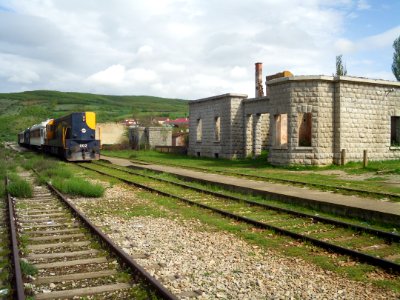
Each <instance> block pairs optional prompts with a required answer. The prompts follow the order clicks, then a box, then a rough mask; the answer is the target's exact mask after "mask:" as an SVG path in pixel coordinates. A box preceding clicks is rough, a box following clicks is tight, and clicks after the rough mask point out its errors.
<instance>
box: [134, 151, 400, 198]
mask: <svg viewBox="0 0 400 300" xmlns="http://www.w3.org/2000/svg"><path fill="white" fill-rule="evenodd" d="M130 161H132V162H133V163H135V164H138V165H143V166H146V165H150V164H151V163H147V162H143V161H140V160H133V159H130ZM169 166H171V167H178V168H182V166H177V165H173V164H169ZM183 168H185V167H183ZM187 169H189V170H195V171H200V172H209V170H208V169H206V168H201V167H193V166H191V167H187ZM212 172H213V173H217V174H221V175H227V176H235V177H242V178H246V179H250V180H257V181H268V182H275V183H283V184H290V185H297V186H305V187H312V188H316V189H323V190H331V191H335V192H339V193H340V192H342V193H350V194H358V195H364V196H367V197H371V196H374V197H376V198H388V199H393V200H396V201H400V195H399V194H394V193H384V192H377V191H373V190H362V189H355V188H350V187H345V186H337V185H330V184H320V183H312V182H302V181H299V180H291V179H284V178H276V177H268V176H259V175H250V174H245V173H240V172H229V171H223V170H213V171H212Z"/></svg>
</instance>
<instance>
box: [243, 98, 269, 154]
mask: <svg viewBox="0 0 400 300" xmlns="http://www.w3.org/2000/svg"><path fill="white" fill-rule="evenodd" d="M268 107H269V98H268V97H260V98H253V99H246V100H244V101H243V110H244V115H243V120H244V125H243V127H244V128H243V130H244V137H243V139H244V141H245V145H244V147H245V149H244V156H245V157H247V156H257V155H260V154H261V150H267V149H268V147H269V145H270V143H271V141H270V138H269V126H270V114H269V111H268Z"/></svg>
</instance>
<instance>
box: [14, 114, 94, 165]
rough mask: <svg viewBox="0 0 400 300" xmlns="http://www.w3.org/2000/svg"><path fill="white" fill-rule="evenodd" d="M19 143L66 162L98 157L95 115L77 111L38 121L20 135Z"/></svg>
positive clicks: (89, 159) (90, 159)
mask: <svg viewBox="0 0 400 300" xmlns="http://www.w3.org/2000/svg"><path fill="white" fill-rule="evenodd" d="M18 144H19V145H20V146H23V147H27V148H32V149H37V150H39V151H43V152H45V153H49V154H54V155H57V156H59V157H62V158H64V159H65V160H67V161H92V160H98V159H100V140H96V114H95V113H94V112H75V113H72V114H69V115H67V116H64V117H61V118H58V119H48V120H46V121H43V122H41V123H39V124H35V125H33V126H31V127H30V128H27V129H25V130H24V131H22V132H20V133H19V134H18Z"/></svg>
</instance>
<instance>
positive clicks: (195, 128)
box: [188, 63, 400, 165]
mask: <svg viewBox="0 0 400 300" xmlns="http://www.w3.org/2000/svg"><path fill="white" fill-rule="evenodd" d="M256 66H257V70H256V95H258V96H257V97H256V98H251V99H248V97H247V95H243V94H224V95H219V96H213V97H210V98H205V99H199V100H195V101H190V102H189V115H190V117H189V119H190V124H189V129H190V130H189V132H190V133H189V134H190V136H189V149H188V154H189V155H192V156H206V157H215V158H218V157H221V158H244V157H248V156H257V155H259V154H260V153H261V150H262V149H266V150H268V161H269V162H270V163H271V164H275V165H289V164H304V165H327V164H332V163H339V162H340V160H341V154H342V153H343V152H342V150H344V151H345V153H346V161H360V160H362V159H363V152H364V150H367V151H368V158H369V159H370V160H388V159H400V82H393V81H385V80H372V79H366V78H356V77H347V76H337V77H333V76H293V75H292V74H291V73H290V72H287V71H286V72H283V73H280V74H276V75H274V76H267V81H266V90H267V96H263V86H262V83H260V69H261V68H260V64H259V63H258V64H256Z"/></svg>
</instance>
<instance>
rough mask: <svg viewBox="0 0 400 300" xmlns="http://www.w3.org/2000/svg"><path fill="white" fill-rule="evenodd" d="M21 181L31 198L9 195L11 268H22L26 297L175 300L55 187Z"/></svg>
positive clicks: (30, 179) (28, 177) (29, 176)
mask: <svg viewBox="0 0 400 300" xmlns="http://www.w3.org/2000/svg"><path fill="white" fill-rule="evenodd" d="M25 180H27V181H29V182H31V184H32V186H34V190H33V197H32V198H29V199H22V198H21V199H15V198H11V197H9V196H8V198H9V200H10V201H9V202H10V203H11V205H10V214H12V213H13V212H12V210H13V209H15V212H14V213H15V221H16V227H17V231H16V232H13V228H11V229H10V231H11V232H12V235H14V236H15V238H18V246H19V251H20V253H21V255H20V261H18V260H17V262H16V263H14V266H16V267H18V266H21V269H22V277H23V284H24V287H23V289H25V294H28V295H29V294H30V295H32V296H33V297H34V299H38V300H40V299H72V298H74V299H80V298H85V297H92V296H95V297H96V299H134V298H135V297H136V296H137V295H139V294H142V295H143V293H144V295H146V294H147V296H148V297H149V298H151V297H157V299H177V298H176V297H175V296H174V295H172V294H171V293H170V292H169V291H168V290H166V289H165V288H164V287H163V286H162V285H161V284H160V283H159V282H158V281H156V280H155V279H154V278H153V277H151V276H150V275H149V274H148V273H147V272H146V271H145V270H144V269H143V268H141V267H140V266H139V265H137V264H136V263H135V262H134V261H133V260H132V259H131V258H130V257H129V256H128V255H127V254H126V253H124V252H123V251H122V250H121V249H120V248H119V247H118V246H116V245H115V244H114V243H113V242H112V241H111V240H110V239H109V238H108V237H107V236H105V235H104V234H103V233H102V232H101V231H100V230H99V229H98V228H96V227H95V226H94V225H93V224H91V222H90V220H88V219H87V218H86V217H85V216H84V215H82V214H81V213H80V212H79V211H78V210H77V209H76V208H75V207H74V206H73V204H72V203H70V202H69V201H68V200H67V199H66V198H65V197H64V196H63V195H62V194H61V193H59V192H58V191H57V190H56V189H54V187H52V186H51V185H48V186H37V185H35V184H34V177H33V176H32V174H25ZM13 246H14V247H16V245H14V244H13ZM14 273H15V274H16V275H18V270H16V271H14ZM15 277H18V276H15ZM13 285H14V286H16V287H17V289H18V285H17V284H16V283H14V284H13ZM22 292H24V291H22ZM19 299H24V298H19ZM85 299H87V298H85Z"/></svg>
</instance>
